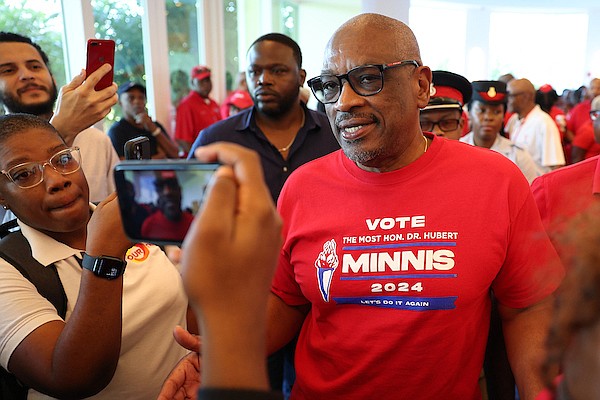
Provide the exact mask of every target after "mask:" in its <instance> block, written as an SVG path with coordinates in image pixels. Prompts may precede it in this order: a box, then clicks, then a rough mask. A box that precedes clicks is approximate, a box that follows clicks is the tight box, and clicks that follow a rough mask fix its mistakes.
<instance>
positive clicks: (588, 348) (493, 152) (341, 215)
mask: <svg viewBox="0 0 600 400" xmlns="http://www.w3.org/2000/svg"><path fill="white" fill-rule="evenodd" d="M246 57H247V59H246V61H247V71H245V73H244V74H243V77H244V78H243V79H240V81H239V82H238V85H237V87H236V89H235V90H234V91H232V92H231V93H230V94H229V95H228V98H227V99H226V100H225V101H224V102H223V104H222V105H221V106H219V104H217V102H216V101H215V100H214V99H212V98H211V97H210V92H211V90H212V83H211V74H212V73H213V71H211V69H210V68H209V67H208V66H204V65H198V66H195V67H194V68H193V69H192V70H191V73H190V81H189V84H190V91H189V93H188V95H187V96H182V99H181V101H180V102H179V104H178V106H177V115H176V124H175V130H174V133H173V135H172V136H171V135H170V134H169V133H168V132H167V129H165V127H164V126H163V124H161V123H160V122H158V121H156V120H154V119H153V118H152V117H151V116H149V115H148V110H147V108H146V88H145V87H144V85H143V84H142V83H140V82H137V81H130V82H122V83H121V84H120V85H117V84H116V83H113V85H112V86H110V87H108V88H105V89H102V90H100V91H96V90H95V89H94V86H95V84H96V83H97V82H98V81H99V80H100V78H101V77H102V76H103V75H104V74H105V73H107V72H108V71H109V70H110V67H109V66H107V65H105V66H103V67H102V68H100V69H99V70H98V71H96V72H94V73H93V74H90V75H89V76H87V75H86V72H85V70H82V71H81V73H80V74H78V75H77V76H76V77H75V78H73V80H72V81H71V82H70V83H68V84H67V85H65V86H64V87H62V88H60V90H58V88H57V87H56V86H55V84H54V79H53V77H52V74H51V71H50V65H49V60H48V57H47V56H46V54H45V53H44V51H43V49H42V48H40V46H39V45H37V44H36V43H34V42H33V41H31V40H30V39H29V38H27V37H26V36H23V35H21V34H17V33H9V32H0V101H1V102H2V104H3V106H4V109H5V114H6V115H4V116H1V117H0V169H1V174H2V176H0V205H1V206H2V210H1V211H2V213H1V215H0V217H2V219H3V220H4V221H7V222H6V223H5V224H3V225H2V226H1V227H0V236H1V240H0V299H1V301H0V302H1V303H2V304H3V307H2V309H1V310H0V366H1V367H2V368H1V370H0V372H1V375H0V388H1V390H2V393H1V395H2V396H0V397H2V398H8V399H13V398H15V399H16V398H19V399H25V398H35V399H41V398H43V399H51V398H87V397H92V398H97V399H115V398H122V399H149V398H157V397H158V398H159V399H160V400H172V399H195V398H200V399H225V398H227V399H271V398H273V399H278V398H291V399H293V400H295V399H319V398H327V399H354V398H356V399H365V398H385V399H388V398H398V399H473V400H475V399H480V398H482V397H484V398H488V399H500V398H502V399H508V398H510V399H515V398H516V397H517V396H518V397H519V398H520V399H552V398H556V399H567V398H568V399H579V400H581V399H587V398H597V397H598V395H599V394H600V392H599V389H597V388H596V386H597V383H596V380H595V377H596V376H597V375H596V373H597V371H598V370H599V368H598V363H597V361H596V358H597V357H595V355H596V354H597V352H598V351H600V347H599V346H598V343H600V335H599V334H598V329H597V326H598V323H597V321H598V317H597V315H596V314H597V312H596V309H597V304H596V303H597V297H598V296H596V291H597V290H598V288H599V286H598V285H600V281H599V280H598V279H597V275H599V274H597V272H596V270H597V269H598V258H599V256H598V252H597V243H598V240H599V238H600V234H599V232H600V230H598V229H597V227H598V226H600V224H599V223H598V216H599V214H598V211H600V208H598V207H600V206H599V205H598V198H600V197H599V196H600V155H599V154H600V79H596V78H595V79H592V80H591V82H590V84H589V86H588V87H586V88H585V90H582V91H581V92H582V93H583V94H581V95H580V97H581V99H580V101H579V102H576V101H575V100H573V99H574V98H575V97H577V96H575V93H576V92H575V91H569V92H567V91H565V93H563V95H562V96H558V94H557V93H556V91H555V90H554V89H553V88H552V86H551V85H548V84H547V85H543V86H541V87H539V88H537V89H536V88H535V86H534V85H533V84H532V83H531V81H530V80H529V79H527V78H523V77H514V76H512V75H510V74H507V75H504V76H502V77H500V78H498V79H497V80H476V81H472V82H471V81H469V80H468V79H466V78H465V77H463V76H461V75H459V74H457V73H454V72H451V71H441V70H436V71H432V70H431V69H430V68H429V67H428V66H427V65H426V64H424V62H423V60H422V59H421V55H420V50H419V45H418V42H417V39H416V38H415V36H414V34H413V32H412V31H411V29H410V28H409V27H408V26H407V25H406V24H404V23H402V22H400V21H398V20H395V19H393V18H390V17H386V16H383V15H379V14H361V15H358V16H356V17H353V18H352V19H350V20H349V21H347V22H345V23H344V24H342V25H341V26H340V27H339V28H338V29H337V30H336V31H335V32H334V34H333V35H332V37H331V38H330V39H329V41H328V42H327V45H326V48H325V54H324V59H323V68H322V71H321V73H320V74H319V75H318V76H316V77H313V78H312V79H308V80H307V76H306V71H305V70H304V69H303V68H302V51H301V49H300V47H299V46H298V44H297V43H296V42H295V41H294V40H293V39H291V38H290V37H288V36H286V35H283V34H280V33H269V34H266V35H263V36H261V37H259V38H257V39H256V40H255V41H254V42H253V43H252V44H251V45H250V47H249V48H248V51H247V55H246ZM305 83H306V84H307V85H308V87H309V88H310V90H311V93H312V95H313V96H314V97H315V98H316V100H317V101H318V102H319V104H320V108H321V109H322V110H324V112H321V111H318V110H312V109H310V108H309V107H308V106H307V100H306V96H305V94H303V91H302V89H303V87H304V86H305ZM116 104H118V105H119V106H120V107H121V110H122V118H121V119H120V120H119V121H118V122H116V123H115V124H114V125H112V126H111V127H110V129H109V131H108V132H107V134H104V133H103V132H101V131H99V130H98V129H96V128H93V127H91V126H92V125H93V124H94V123H96V122H97V121H100V120H102V119H103V118H104V117H105V116H106V115H107V114H108V112H109V111H110V109H111V107H113V106H115V105H116ZM140 136H142V137H146V138H147V139H148V141H149V144H150V154H149V156H150V157H152V158H170V159H177V158H188V159H194V158H195V159H197V160H200V161H202V162H211V163H212V162H218V163H219V164H221V167H220V168H219V170H218V171H217V173H216V174H215V176H214V178H213V180H212V181H211V183H210V185H209V188H208V189H207V194H206V198H205V200H204V201H203V203H202V210H201V212H199V213H198V214H197V216H196V217H194V216H192V214H189V213H187V214H186V213H185V212H184V211H182V210H181V204H180V203H181V187H180V185H179V183H178V182H177V180H173V179H164V180H160V181H159V182H157V183H156V190H157V193H158V194H159V204H158V205H157V207H156V210H155V211H154V214H151V213H150V212H149V211H148V210H146V211H145V213H146V214H148V215H146V214H144V217H143V220H144V223H143V224H141V225H140V230H141V231H144V232H150V231H152V232H155V233H157V234H165V233H166V231H170V230H174V229H175V228H172V227H173V226H175V222H173V221H177V226H178V228H177V236H178V237H183V236H184V235H185V231H188V229H189V231H188V233H187V235H186V236H185V240H184V242H183V245H182V246H181V254H180V255H178V256H177V259H176V260H174V259H173V257H170V256H167V253H165V250H166V249H165V248H163V247H161V246H158V245H154V244H149V243H132V242H131V241H130V240H129V238H127V237H126V235H125V233H124V230H123V227H122V221H121V217H120V215H121V214H120V213H119V212H118V211H119V210H118V201H117V199H116V194H115V193H113V192H114V190H115V186H114V181H113V176H112V170H113V168H114V165H115V164H116V163H117V162H118V160H119V159H124V158H125V152H124V146H125V143H126V142H127V141H128V140H130V139H134V138H137V137H140ZM121 195H122V196H131V197H135V191H133V192H131V191H130V192H128V193H123V194H121ZM582 214H583V215H584V217H582V216H581V215H582ZM182 219H183V220H184V222H185V224H184V225H182V224H180V223H179V222H180V220H182ZM183 226H185V227H184V228H183ZM565 276H566V279H563V278H564V277H565ZM563 281H564V284H563ZM199 335H200V336H199ZM200 337H201V339H200ZM267 356H269V357H267ZM440 366H443V370H441V369H440ZM482 378H485V381H486V383H484V384H482Z"/></svg>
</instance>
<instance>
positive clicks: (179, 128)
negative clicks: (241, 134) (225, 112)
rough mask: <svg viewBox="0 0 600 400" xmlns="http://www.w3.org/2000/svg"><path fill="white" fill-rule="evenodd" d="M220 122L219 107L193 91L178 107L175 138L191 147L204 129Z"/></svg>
mask: <svg viewBox="0 0 600 400" xmlns="http://www.w3.org/2000/svg"><path fill="white" fill-rule="evenodd" d="M220 120H221V110H220V109H219V105H218V104H217V103H216V102H215V101H214V100H212V99H209V98H204V97H202V96H200V95H199V94H198V93H197V92H195V91H193V90H192V91H190V93H189V94H188V95H187V96H186V97H184V98H183V99H182V100H181V102H180V103H179V107H177V115H176V122H175V138H176V139H181V140H184V141H186V142H187V143H189V144H190V145H191V144H192V143H194V140H196V136H198V133H200V131H201V130H202V129H204V128H206V127H207V126H210V125H212V124H214V123H215V122H217V121H220Z"/></svg>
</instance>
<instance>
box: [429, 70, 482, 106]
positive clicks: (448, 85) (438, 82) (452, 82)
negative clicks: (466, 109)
mask: <svg viewBox="0 0 600 400" xmlns="http://www.w3.org/2000/svg"><path fill="white" fill-rule="evenodd" d="M429 94H430V98H429V104H427V106H426V107H425V108H424V109H423V111H429V110H439V109H454V110H462V106H464V105H465V104H467V103H468V102H469V100H471V94H472V89H471V83H470V82H469V81H468V80H467V78H465V77H464V76H462V75H458V74H455V73H453V72H448V71H433V80H432V82H431V87H430V89H429Z"/></svg>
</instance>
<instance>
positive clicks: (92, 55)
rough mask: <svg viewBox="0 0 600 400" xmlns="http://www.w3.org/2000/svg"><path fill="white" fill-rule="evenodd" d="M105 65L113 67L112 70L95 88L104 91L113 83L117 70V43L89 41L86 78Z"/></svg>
mask: <svg viewBox="0 0 600 400" xmlns="http://www.w3.org/2000/svg"><path fill="white" fill-rule="evenodd" d="M104 64H110V65H112V67H113V68H112V69H111V70H110V72H108V73H107V74H106V75H104V76H103V77H102V78H101V79H100V81H99V82H98V83H97V84H96V86H94V89H96V90H102V89H105V88H107V87H109V86H110V85H112V83H113V70H114V69H115V68H114V67H115V41H114V40H105V39H89V40H88V42H87V60H86V66H85V72H86V76H90V75H91V74H92V73H93V72H94V71H96V70H97V69H98V68H100V67H101V66H102V65H104Z"/></svg>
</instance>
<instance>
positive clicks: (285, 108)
mask: <svg viewBox="0 0 600 400" xmlns="http://www.w3.org/2000/svg"><path fill="white" fill-rule="evenodd" d="M247 65H248V69H247V72H246V80H247V82H248V90H249V92H250V95H251V96H252V99H253V100H254V106H253V107H252V108H250V109H247V110H244V111H241V112H240V113H238V114H236V115H234V116H233V117H231V118H228V119H226V120H223V121H219V122H217V123H215V124H213V125H211V126H209V127H208V128H206V129H204V130H203V131H201V132H200V134H199V135H198V138H197V139H196V141H195V142H194V145H193V146H192V150H191V151H190V158H192V157H193V154H194V149H195V148H196V147H198V146H202V145H206V144H209V143H212V142H217V141H226V142H233V143H238V144H240V145H242V146H245V147H248V148H250V149H253V150H255V151H256V152H258V154H259V155H260V158H261V162H262V167H263V170H264V174H265V180H266V181H267V185H268V186H269V189H270V191H271V195H272V196H273V200H274V201H277V198H278V197H279V192H280V191H281V188H282V187H283V184H284V182H285V180H286V179H287V177H288V176H289V175H290V174H291V173H292V171H294V170H295V169H296V168H298V167H299V166H301V165H302V164H304V163H306V162H308V161H311V160H313V159H315V158H318V157H321V156H323V155H325V154H328V153H331V152H332V151H335V150H338V149H339V148H340V147H339V144H338V143H337V141H336V140H335V137H334V136H333V134H332V133H331V128H330V125H329V121H328V120H327V116H326V115H325V114H323V113H320V112H317V111H313V110H309V109H308V108H307V107H306V104H304V103H301V102H300V99H299V95H300V87H302V85H303V84H304V80H305V78H306V72H305V71H304V70H303V69H302V53H301V51H300V47H299V46H298V44H297V43H296V42H295V41H294V40H292V39H291V38H289V37H287V36H285V35H282V34H279V33H270V34H267V35H264V36H261V37H260V38H258V39H256V40H255V41H254V43H252V45H251V46H250V49H249V50H248V53H247Z"/></svg>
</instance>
